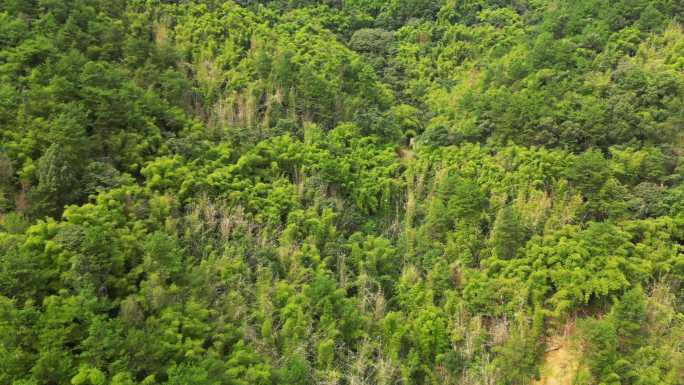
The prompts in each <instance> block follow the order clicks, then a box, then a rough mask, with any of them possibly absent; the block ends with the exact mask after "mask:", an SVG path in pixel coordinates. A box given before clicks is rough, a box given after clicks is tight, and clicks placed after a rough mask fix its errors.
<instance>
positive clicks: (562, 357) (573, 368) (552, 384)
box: [533, 333, 580, 385]
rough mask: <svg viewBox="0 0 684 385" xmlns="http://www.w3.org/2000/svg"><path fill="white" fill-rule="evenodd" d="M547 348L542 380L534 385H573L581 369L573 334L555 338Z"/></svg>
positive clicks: (551, 339) (552, 338)
mask: <svg viewBox="0 0 684 385" xmlns="http://www.w3.org/2000/svg"><path fill="white" fill-rule="evenodd" d="M547 346H548V348H547V350H546V353H544V362H543V364H542V367H541V378H540V379H539V380H538V381H535V382H534V383H533V385H572V384H573V383H574V380H575V376H576V375H577V371H578V369H579V362H580V357H579V354H578V353H577V352H576V351H575V348H574V346H573V344H572V342H571V334H570V333H564V334H563V335H557V336H553V337H551V338H550V339H549V341H548V343H547Z"/></svg>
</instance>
